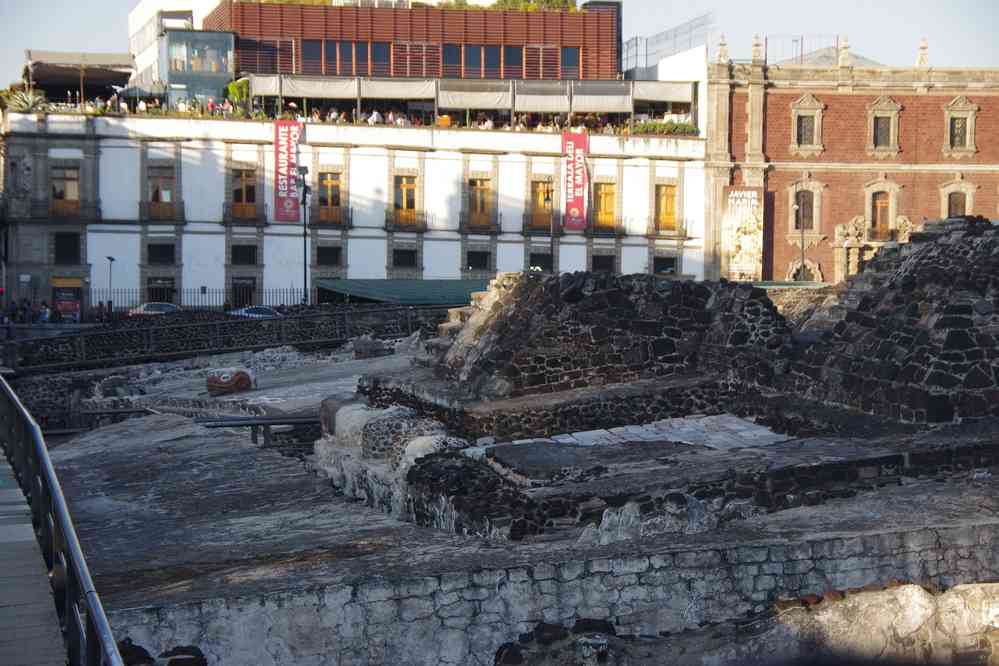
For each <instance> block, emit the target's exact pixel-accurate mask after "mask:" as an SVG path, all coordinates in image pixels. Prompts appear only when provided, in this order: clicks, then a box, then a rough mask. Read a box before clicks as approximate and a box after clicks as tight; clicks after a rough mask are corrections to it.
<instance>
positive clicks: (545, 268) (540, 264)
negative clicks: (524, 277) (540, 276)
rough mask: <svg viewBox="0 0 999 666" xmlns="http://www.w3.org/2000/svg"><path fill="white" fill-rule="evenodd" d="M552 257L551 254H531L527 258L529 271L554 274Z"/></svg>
mask: <svg viewBox="0 0 999 666" xmlns="http://www.w3.org/2000/svg"><path fill="white" fill-rule="evenodd" d="M552 266H553V264H552V255H551V253H550V252H531V254H530V256H528V258H527V269H528V270H530V271H542V272H545V273H551V272H552Z"/></svg>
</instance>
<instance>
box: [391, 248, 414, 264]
mask: <svg viewBox="0 0 999 666" xmlns="http://www.w3.org/2000/svg"><path fill="white" fill-rule="evenodd" d="M392 267H393V268H416V250H392Z"/></svg>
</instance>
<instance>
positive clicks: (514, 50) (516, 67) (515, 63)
mask: <svg viewBox="0 0 999 666" xmlns="http://www.w3.org/2000/svg"><path fill="white" fill-rule="evenodd" d="M523 77H524V49H523V47H520V46H504V47H503V78H504V79H520V78H523Z"/></svg>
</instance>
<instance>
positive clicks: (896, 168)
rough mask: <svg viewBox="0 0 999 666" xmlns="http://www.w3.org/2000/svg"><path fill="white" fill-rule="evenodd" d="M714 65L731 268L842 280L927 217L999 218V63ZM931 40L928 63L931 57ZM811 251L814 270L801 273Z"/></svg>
mask: <svg viewBox="0 0 999 666" xmlns="http://www.w3.org/2000/svg"><path fill="white" fill-rule="evenodd" d="M720 55H721V57H722V58H724V60H723V61H719V62H716V63H712V64H711V65H710V66H709V85H708V108H709V110H708V114H709V127H708V134H709V136H708V146H707V153H708V164H707V167H706V168H707V171H708V173H707V179H706V182H707V185H706V187H707V193H706V195H707V200H706V205H707V208H708V211H707V220H708V223H709V226H710V227H711V228H712V230H713V232H714V233H715V234H716V235H715V238H714V239H713V242H712V245H713V247H715V248H716V251H715V252H716V258H717V263H716V267H717V269H718V272H719V274H720V275H723V276H726V275H727V276H730V277H734V278H741V279H772V280H788V279H795V278H802V277H804V278H806V279H809V278H810V279H814V280H818V281H824V282H839V281H840V280H842V279H844V278H845V277H847V276H848V275H851V274H853V273H855V272H857V271H858V270H859V269H860V268H861V267H862V266H863V263H864V261H865V260H866V259H869V258H870V256H871V255H872V254H873V253H874V252H875V251H876V250H877V248H879V247H881V246H882V245H884V244H885V243H891V242H905V241H906V240H907V239H908V235H909V232H910V231H911V230H912V229H914V228H918V227H919V226H920V225H921V224H922V222H923V221H924V220H927V219H939V218H941V217H946V216H948V215H963V214H974V215H983V216H985V217H990V218H994V217H997V211H999V70H984V69H965V70H957V69H935V68H931V67H928V66H916V67H912V68H888V67H864V68H861V67H853V66H851V64H850V55H849V51H848V47H846V46H845V45H844V46H841V47H840V52H839V58H838V60H839V64H838V66H833V67H828V66H825V67H815V66H808V65H779V66H778V65H770V66H767V65H766V64H765V57H764V54H763V53H762V46H761V45H760V44H756V45H755V46H754V58H753V60H752V62H750V63H746V64H735V63H732V62H730V61H728V60H727V54H725V48H724V45H722V48H721V49H720ZM925 55H926V53H925V47H924V48H923V49H921V52H920V58H921V61H922V62H925ZM802 245H804V247H805V253H804V256H805V261H804V263H805V268H806V270H805V272H804V274H802V273H801V272H800V268H801V264H802Z"/></svg>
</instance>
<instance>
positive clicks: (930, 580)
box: [110, 524, 999, 666]
mask: <svg viewBox="0 0 999 666" xmlns="http://www.w3.org/2000/svg"><path fill="white" fill-rule="evenodd" d="M996 543H999V525H993V524H989V525H978V526H961V527H949V528H939V529H919V530H913V531H894V532H886V533H884V534H877V535H875V534H872V535H865V536H855V537H848V538H824V539H818V540H812V541H807V542H803V543H797V544H794V545H786V544H779V543H776V544H752V543H747V544H725V545H723V546H718V547H704V548H698V549H692V550H671V551H667V552H659V553H655V554H645V553H642V552H641V551H640V549H641V547H642V546H641V545H640V544H639V545H637V546H634V547H633V548H632V550H631V552H630V553H629V554H624V553H623V552H617V551H610V550H609V551H608V553H607V556H606V557H600V558H590V559H585V560H574V559H571V558H568V559H565V560H561V561H551V562H543V561H542V560H544V559H546V558H545V555H544V553H543V552H542V551H539V552H537V553H536V556H537V557H536V561H535V563H534V564H532V565H522V564H510V565H505V566H500V567H496V566H492V565H490V564H489V562H488V559H486V560H484V561H483V563H482V565H481V568H480V569H478V570H477V571H475V572H474V573H465V572H462V573H446V572H440V573H428V575H426V576H425V577H421V578H394V577H392V576H391V575H388V576H381V577H373V578H370V579H367V580H365V581H363V582H344V583H343V584H340V585H331V586H328V587H324V588H320V589H316V590H312V591H311V592H310V593H309V594H302V593H301V592H288V593H281V594H271V595H267V596H263V597H247V598H240V599H227V600H211V601H205V602H202V603H192V604H185V605H179V606H174V607H167V608H156V609H142V608H136V609H130V610H122V611H116V612H112V613H111V617H110V620H111V624H112V627H127V628H128V630H127V632H119V633H120V634H121V635H122V637H123V638H124V637H127V638H129V639H131V640H132V641H133V642H134V643H135V644H138V645H142V646H144V647H145V648H146V649H148V650H149V651H150V652H152V653H154V654H156V653H160V652H162V651H164V650H166V649H168V648H169V647H170V646H174V645H198V646H199V648H200V649H201V650H203V651H204V653H205V654H206V655H207V656H208V657H209V661H210V662H211V663H216V662H219V661H224V662H225V663H229V662H232V663H253V664H259V665H260V666H279V665H280V666H283V665H285V664H289V663H312V662H313V661H315V662H317V663H319V662H321V663H334V664H343V665H346V664H357V665H361V664H363V665H370V666H376V665H379V664H399V665H400V666H406V665H410V664H427V663H437V664H453V665H461V666H465V665H466V664H480V665H482V666H490V665H492V664H494V663H496V662H495V658H496V655H497V652H498V651H499V650H500V648H501V647H502V646H504V645H506V644H509V643H511V642H516V641H517V640H518V638H520V637H522V636H526V635H529V634H530V633H531V632H532V631H534V630H535V629H536V628H537V626H538V624H539V623H541V622H546V623H559V624H562V625H565V626H573V625H574V624H575V623H577V622H579V621H581V620H582V621H586V620H606V621H607V622H609V623H611V624H613V625H614V627H615V628H616V631H617V633H618V635H619V636H629V635H631V636H636V637H637V636H659V635H660V634H664V633H665V634H672V633H674V632H682V631H684V630H696V629H698V628H699V627H701V626H702V625H705V624H707V623H712V622H725V621H728V620H731V619H732V618H736V617H740V616H746V615H747V614H757V613H762V612H763V611H765V610H766V609H767V608H769V607H770V606H771V605H772V604H773V603H774V602H775V601H776V598H777V594H778V591H780V594H781V596H785V597H792V598H794V597H807V596H808V595H822V594H823V593H825V592H827V591H828V590H848V589H855V588H861V587H864V586H866V585H870V584H878V583H880V582H881V581H885V580H892V579H895V580H900V581H911V582H916V583H919V584H923V585H928V586H932V587H936V588H945V587H952V586H955V585H960V584H962V583H970V582H974V581H981V580H990V579H995V578H996V577H997V575H999V550H997V549H996V547H995V545H996ZM636 550H638V552H635V551H636ZM549 557H550V556H549ZM969 623H971V622H970V621H969ZM238 627H243V628H245V629H246V631H240V630H234V628H238ZM969 633H971V632H970V631H969ZM261 635H267V636H268V637H269V638H268V640H267V642H266V649H264V650H261V647H260V646H261V644H260V640H259V637H260V636H261ZM964 638H967V635H965V636H964Z"/></svg>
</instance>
